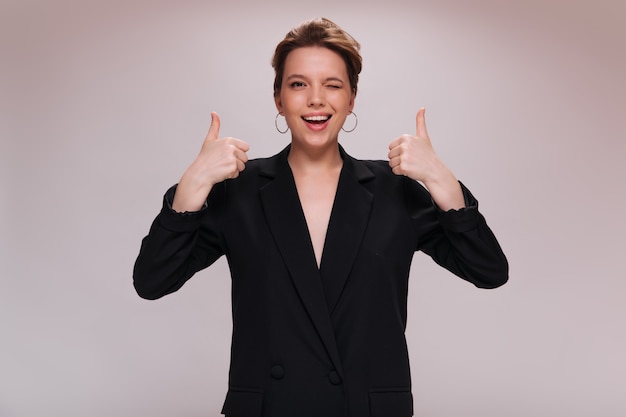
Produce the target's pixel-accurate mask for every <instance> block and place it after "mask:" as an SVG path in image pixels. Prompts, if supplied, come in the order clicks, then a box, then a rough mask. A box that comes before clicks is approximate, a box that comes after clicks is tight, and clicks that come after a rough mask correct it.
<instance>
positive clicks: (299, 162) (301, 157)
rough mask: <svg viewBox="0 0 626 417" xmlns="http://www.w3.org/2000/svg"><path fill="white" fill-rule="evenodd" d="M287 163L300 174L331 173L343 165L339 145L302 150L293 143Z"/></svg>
mask: <svg viewBox="0 0 626 417" xmlns="http://www.w3.org/2000/svg"><path fill="white" fill-rule="evenodd" d="M287 161H288V162H289V165H290V167H291V169H292V170H297V171H300V172H307V171H318V172H319V171H331V170H335V169H338V168H341V166H342V165H343V160H342V159H341V154H340V153H339V144H338V143H334V144H332V145H330V146H327V147H322V148H315V149H309V148H302V147H299V146H297V145H296V144H294V143H292V145H291V149H290V150H289V156H288V157H287Z"/></svg>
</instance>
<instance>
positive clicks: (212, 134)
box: [172, 112, 250, 213]
mask: <svg viewBox="0 0 626 417" xmlns="http://www.w3.org/2000/svg"><path fill="white" fill-rule="evenodd" d="M219 131H220V118H219V116H218V115H217V113H215V112H213V113H211V127H210V128H209V133H208V134H207V136H206V138H205V139H204V143H203V144H202V148H201V149H200V153H199V154H198V156H197V157H196V160H195V161H193V163H192V164H191V165H190V166H189V168H187V170H186V171H185V173H184V174H183V176H182V177H181V179H180V181H179V183H178V187H177V188H176V194H175V195H174V202H173V204H172V208H173V209H174V211H177V212H179V213H183V212H186V211H198V210H200V209H201V208H202V206H203V205H204V202H205V201H206V199H207V197H208V195H209V193H210V192H211V189H212V188H213V186H214V185H215V184H217V183H220V182H222V181H224V180H226V179H229V178H237V177H238V176H239V173H240V172H241V171H243V170H244V168H245V164H246V162H248V155H247V154H246V152H248V149H249V148H250V146H249V145H248V144H247V143H246V142H244V141H242V140H240V139H236V138H230V137H229V138H219Z"/></svg>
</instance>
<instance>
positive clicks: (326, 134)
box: [276, 46, 354, 147]
mask: <svg viewBox="0 0 626 417" xmlns="http://www.w3.org/2000/svg"><path fill="white" fill-rule="evenodd" d="M284 68H285V70H284V74H283V81H282V85H281V90H280V94H279V96H278V97H276V108H277V109H278V111H279V112H280V113H281V114H283V115H284V116H285V119H286V121H287V125H288V126H289V129H291V136H292V138H291V140H292V145H294V146H313V147H324V146H325V145H333V144H335V143H336V142H337V137H338V135H339V130H340V129H341V127H342V126H343V122H344V121H345V119H346V117H347V116H348V114H350V112H351V111H352V108H353V107H354V93H353V92H352V88H351V87H350V81H349V79H348V71H347V69H346V63H345V62H344V60H343V59H342V58H341V56H340V55H339V54H338V53H336V52H334V51H331V50H330V49H328V48H323V47H316V46H312V47H304V48H298V49H294V50H293V51H291V52H290V53H289V55H287V59H286V60H285V67H284Z"/></svg>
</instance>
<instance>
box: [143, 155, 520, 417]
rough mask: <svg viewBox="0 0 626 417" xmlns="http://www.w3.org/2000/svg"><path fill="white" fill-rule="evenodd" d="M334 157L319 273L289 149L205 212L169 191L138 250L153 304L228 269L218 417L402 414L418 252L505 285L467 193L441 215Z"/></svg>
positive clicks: (407, 186) (222, 192) (468, 276)
mask: <svg viewBox="0 0 626 417" xmlns="http://www.w3.org/2000/svg"><path fill="white" fill-rule="evenodd" d="M340 150H341V155H342V157H343V161H344V165H343V169H342V171H341V174H340V178H339V184H338V189H337V194H336V198H335V202H334V205H333V209H332V214H331V217H330V223H329V225H328V231H327V236H326V243H325V246H324V251H323V255H322V261H321V266H320V268H319V269H318V267H317V264H316V261H315V256H314V252H313V248H312V245H311V241H310V238H309V234H308V230H307V225H306V221H305V217H304V214H303V211H302V208H301V205H300V202H299V199H298V194H297V190H296V186H295V182H294V179H293V176H292V174H291V170H290V168H289V164H288V163H287V155H288V153H289V147H287V148H285V149H284V150H283V151H282V152H281V153H279V154H278V155H275V156H273V157H271V158H267V159H257V160H251V161H249V162H248V163H247V164H246V169H245V171H243V172H242V173H241V175H240V176H239V177H238V178H237V179H235V180H227V181H224V182H222V183H220V184H218V185H216V186H215V187H214V188H213V190H212V191H211V194H210V195H209V198H208V199H207V205H206V206H205V208H204V209H203V210H201V211H200V212H196V213H185V214H178V213H175V212H174V211H172V209H171V201H172V198H173V195H174V192H175V187H173V188H172V189H170V190H169V191H168V192H167V194H166V196H165V198H164V205H163V209H162V210H161V213H160V214H159V215H158V216H157V218H156V219H155V221H154V222H153V224H152V227H151V229H150V232H149V234H148V236H146V238H144V240H143V242H142V246H141V250H140V253H139V256H138V258H137V261H136V264H135V270H134V285H135V288H136V290H137V292H138V294H139V295H140V296H141V297H144V298H148V299H156V298H159V297H161V296H163V295H165V294H168V293H171V292H173V291H176V290H178V289H179V288H180V287H181V286H182V285H183V284H184V283H185V281H186V280H187V279H189V278H190V277H191V276H192V275H193V274H194V273H195V272H197V271H198V270H201V269H203V268H206V267H207V266H209V265H211V264H212V263H213V262H214V261H215V260H216V259H218V258H219V257H220V256H222V255H226V257H227V260H228V264H229V267H230V272H231V278H232V317H233V337H232V349H231V365H230V373H229V387H228V394H227V396H226V401H225V403H224V407H223V410H222V413H224V414H226V415H227V416H232V417H259V416H265V417H322V416H323V417H367V416H372V417H379V416H384V417H408V416H411V415H412V411H413V400H412V394H411V378H410V374H409V361H408V351H407V346H406V341H405V335H404V331H405V325H406V317H407V305H406V301H407V286H408V277H409V269H410V265H411V260H412V258H413V255H414V252H415V251H417V250H421V251H424V252H425V253H427V254H428V255H430V256H431V257H432V258H433V259H434V260H435V262H437V263H438V264H440V265H442V266H443V267H445V268H447V269H448V270H450V271H451V272H453V273H454V274H456V275H458V276H460V277H462V278H464V279H465V280H467V281H469V282H471V283H473V284H474V285H476V286H478V287H482V288H494V287H497V286H499V285H502V284H504V283H505V282H506V281H507V278H508V265H507V260H506V258H505V256H504V254H503V253H502V251H501V249H500V246H499V245H498V242H497V241H496V239H495V237H494V236H493V234H492V232H491V230H490V229H489V227H488V226H487V224H486V223H485V220H484V218H483V217H482V215H481V214H480V213H479V212H478V203H477V202H476V200H475V199H474V197H473V196H472V195H471V193H470V192H469V191H468V190H467V189H466V188H465V187H464V186H463V187H462V188H463V192H464V194H465V199H466V205H467V207H466V208H464V209H462V210H459V211H450V212H445V213H444V212H442V211H441V210H439V209H437V208H436V207H435V205H434V204H433V202H432V200H431V198H430V195H429V194H428V192H427V191H426V190H425V188H424V187H422V186H421V185H420V184H418V183H417V182H415V181H412V180H410V179H409V178H407V177H402V176H396V175H394V174H393V173H392V172H391V169H390V168H389V166H388V163H387V162H386V161H360V160H356V159H353V158H352V157H350V156H349V155H347V154H346V153H345V152H344V151H343V149H340Z"/></svg>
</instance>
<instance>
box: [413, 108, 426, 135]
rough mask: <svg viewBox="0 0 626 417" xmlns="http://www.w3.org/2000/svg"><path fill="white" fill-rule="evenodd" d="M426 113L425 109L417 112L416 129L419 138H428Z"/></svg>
mask: <svg viewBox="0 0 626 417" xmlns="http://www.w3.org/2000/svg"><path fill="white" fill-rule="evenodd" d="M425 113H426V109H425V108H424V107H422V108H420V109H419V111H418V112H417V116H416V117H415V129H416V133H417V135H416V136H418V137H428V132H427V131H426V117H425V116H424V114H425Z"/></svg>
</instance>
